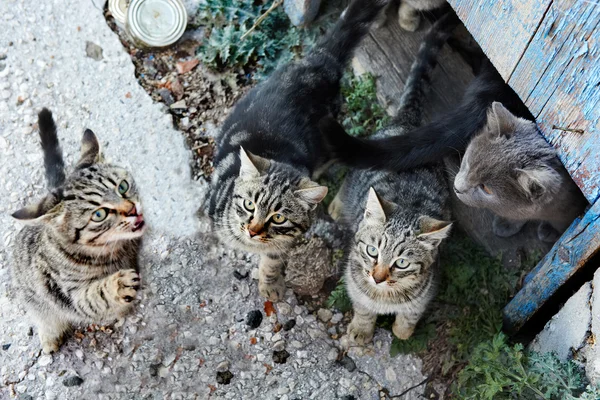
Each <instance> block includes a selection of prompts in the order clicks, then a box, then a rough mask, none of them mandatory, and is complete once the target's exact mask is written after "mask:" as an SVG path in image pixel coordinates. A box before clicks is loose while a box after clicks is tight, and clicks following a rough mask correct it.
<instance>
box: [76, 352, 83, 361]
mask: <svg viewBox="0 0 600 400" xmlns="http://www.w3.org/2000/svg"><path fill="white" fill-rule="evenodd" d="M75 355H76V356H77V358H79V359H80V360H83V351H82V350H81V349H77V350H75Z"/></svg>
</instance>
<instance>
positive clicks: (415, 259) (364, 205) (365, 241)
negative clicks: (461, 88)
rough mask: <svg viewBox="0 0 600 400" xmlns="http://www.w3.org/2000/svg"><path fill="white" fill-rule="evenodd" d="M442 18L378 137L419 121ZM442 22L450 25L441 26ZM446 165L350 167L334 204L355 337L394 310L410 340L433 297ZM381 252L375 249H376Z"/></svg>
mask: <svg viewBox="0 0 600 400" xmlns="http://www.w3.org/2000/svg"><path fill="white" fill-rule="evenodd" d="M448 22H449V21H448V20H447V19H446V20H444V21H440V22H439V23H437V24H436V25H435V26H434V28H432V31H431V32H430V33H429V34H428V39H426V42H425V43H424V44H423V45H422V46H421V49H420V51H419V55H418V58H417V60H416V61H415V63H414V64H413V67H412V70H411V74H410V76H409V79H408V80H407V84H406V86H405V92H404V93H403V96H402V101H401V106H400V108H399V111H398V115H397V116H396V117H395V119H394V121H393V123H392V124H391V125H390V126H389V127H387V128H384V129H383V130H381V131H379V132H378V133H377V134H376V135H375V137H386V136H391V135H402V134H403V133H404V132H407V131H410V130H411V129H413V128H415V127H417V126H418V125H420V123H421V118H422V113H423V100H424V98H425V91H426V90H427V89H428V81H429V76H430V74H431V71H432V69H433V66H434V65H435V59H436V58H435V57H436V55H437V53H438V52H439V50H440V48H441V46H442V45H443V43H444V41H445V39H446V38H447V35H448V29H450V28H451V26H450V25H451V24H448ZM442 27H444V28H445V29H446V30H443V29H442ZM448 199H449V193H448V189H447V186H446V183H445V179H444V175H443V171H442V166H441V165H434V166H431V167H425V168H417V169H414V170H412V171H407V172H400V173H391V172H388V171H377V170H353V171H351V172H350V173H349V174H348V176H347V177H346V180H345V181H344V184H343V186H342V189H341V190H340V193H338V196H336V199H335V200H334V202H333V203H332V206H331V207H330V212H331V213H332V216H334V217H338V218H339V219H341V220H343V221H346V222H347V223H349V225H350V227H351V230H352V232H353V238H352V240H351V241H350V243H348V246H347V250H346V256H347V261H346V275H345V276H346V285H347V289H348V293H349V295H350V298H351V299H352V303H353V306H354V311H355V314H354V318H353V320H352V323H351V324H350V325H349V327H348V334H349V337H350V339H351V340H353V341H355V342H358V343H359V344H362V343H365V342H368V341H370V340H371V338H372V336H373V331H374V324H375V318H376V316H377V315H378V314H395V315H396V322H395V323H394V326H393V331H394V334H395V335H396V336H397V337H399V338H400V339H407V338H409V337H410V336H411V335H412V333H413V330H414V328H415V325H416V323H417V322H418V320H419V319H420V317H421V316H422V314H423V313H424V312H425V309H426V308H427V305H428V304H429V302H430V301H431V299H432V298H433V296H434V295H435V289H436V283H437V280H438V269H437V263H436V260H437V252H438V246H439V245H440V243H441V242H442V240H443V239H444V238H446V237H447V236H448V234H449V232H450V229H451V223H450V222H448V219H449V217H450V212H449V207H448V205H447V203H448ZM369 249H371V250H373V249H376V254H373V253H371V252H370V250H369Z"/></svg>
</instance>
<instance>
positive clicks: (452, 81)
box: [354, 13, 473, 119]
mask: <svg viewBox="0 0 600 400" xmlns="http://www.w3.org/2000/svg"><path fill="white" fill-rule="evenodd" d="M392 14H393V15H389V16H388V20H387V23H386V25H385V26H383V27H381V28H379V29H377V28H374V29H371V32H370V33H369V35H368V36H367V37H366V38H365V39H364V40H363V42H362V44H361V46H360V48H359V49H358V50H357V52H356V56H355V61H356V62H355V63H354V65H355V66H356V63H358V64H359V69H364V70H365V71H367V72H370V73H372V74H373V75H374V76H376V77H377V92H378V97H379V98H380V100H381V102H383V104H385V105H386V106H387V108H388V110H395V109H396V108H397V106H398V103H399V101H400V96H401V94H402V90H403V89H404V84H405V82H406V79H407V77H408V74H409V72H410V67H411V65H412V63H413V61H414V60H415V58H416V56H417V53H418V51H419V46H420V45H421V43H422V42H423V38H424V37H425V34H426V33H427V31H428V30H429V27H430V26H431V23H430V22H429V21H427V20H425V19H424V20H423V21H422V22H421V27H420V29H419V30H418V31H417V32H406V31H404V30H403V29H401V28H400V26H399V25H398V21H397V17H396V13H392ZM471 79H473V73H472V71H471V68H470V67H469V66H468V65H467V64H466V62H465V61H464V60H463V59H462V58H461V56H460V55H459V54H457V53H455V52H453V51H452V50H451V49H450V48H449V47H448V46H445V47H444V49H442V52H441V54H440V56H439V57H438V66H437V67H436V69H435V70H434V72H433V76H432V85H431V86H432V90H431V93H429V95H428V100H427V103H428V104H427V106H426V112H425V118H426V119H429V118H430V117H431V116H432V115H436V114H439V113H441V112H443V111H446V110H448V109H450V108H452V107H453V106H454V105H455V104H456V100H457V99H459V98H461V97H462V94H463V92H464V90H465V88H466V86H467V84H468V83H469V81H470V80H471Z"/></svg>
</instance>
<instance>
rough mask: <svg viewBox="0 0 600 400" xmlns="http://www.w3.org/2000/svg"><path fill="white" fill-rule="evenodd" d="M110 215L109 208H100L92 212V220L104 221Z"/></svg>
mask: <svg viewBox="0 0 600 400" xmlns="http://www.w3.org/2000/svg"><path fill="white" fill-rule="evenodd" d="M107 216H108V210H107V209H106V208H99V209H97V210H96V211H94V212H93V213H92V221H94V222H102V221H104V220H105V219H106V217H107Z"/></svg>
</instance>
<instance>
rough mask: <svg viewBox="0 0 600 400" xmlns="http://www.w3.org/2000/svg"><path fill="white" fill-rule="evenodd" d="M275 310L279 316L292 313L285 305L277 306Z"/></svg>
mask: <svg viewBox="0 0 600 400" xmlns="http://www.w3.org/2000/svg"><path fill="white" fill-rule="evenodd" d="M277 310H278V311H279V313H280V314H281V315H290V314H291V313H292V307H290V305H289V304H287V303H279V304H277Z"/></svg>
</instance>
